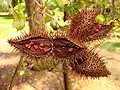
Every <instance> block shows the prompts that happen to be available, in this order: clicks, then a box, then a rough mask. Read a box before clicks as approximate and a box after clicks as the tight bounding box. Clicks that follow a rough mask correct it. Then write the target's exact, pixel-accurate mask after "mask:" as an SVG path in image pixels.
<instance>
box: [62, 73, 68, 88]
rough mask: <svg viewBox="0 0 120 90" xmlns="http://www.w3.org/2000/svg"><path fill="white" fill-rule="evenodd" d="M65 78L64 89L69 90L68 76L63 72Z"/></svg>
mask: <svg viewBox="0 0 120 90" xmlns="http://www.w3.org/2000/svg"><path fill="white" fill-rule="evenodd" d="M63 78H64V88H65V90H68V74H67V73H66V72H63Z"/></svg>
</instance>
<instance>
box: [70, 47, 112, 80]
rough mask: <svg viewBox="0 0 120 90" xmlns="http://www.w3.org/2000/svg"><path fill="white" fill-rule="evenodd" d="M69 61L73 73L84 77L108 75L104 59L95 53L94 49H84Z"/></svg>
mask: <svg viewBox="0 0 120 90" xmlns="http://www.w3.org/2000/svg"><path fill="white" fill-rule="evenodd" d="M69 62H70V66H71V67H72V70H73V71H74V72H75V73H78V74H80V75H84V76H85V77H93V78H94V77H107V76H108V75H110V72H109V71H108V70H107V68H106V66H105V63H104V61H103V60H102V59H101V57H99V55H98V53H95V51H94V49H91V50H89V49H84V50H83V51H82V52H81V53H80V54H78V55H76V56H75V57H74V58H72V59H71V60H70V61H69Z"/></svg>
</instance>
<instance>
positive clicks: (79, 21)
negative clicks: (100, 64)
mask: <svg viewBox="0 0 120 90" xmlns="http://www.w3.org/2000/svg"><path fill="white" fill-rule="evenodd" d="M98 14H100V10H98V9H84V10H81V11H80V12H79V13H77V14H76V15H74V16H73V18H72V22H71V26H70V29H69V30H68V32H67V35H68V38H69V40H71V41H73V42H75V43H76V44H81V43H84V42H90V41H94V40H98V39H103V38H104V37H105V36H107V33H108V32H109V31H110V29H111V26H109V25H104V24H98V23H97V22H96V20H95V18H96V16H97V15H98ZM99 25H101V26H102V27H101V28H98V26H99Z"/></svg>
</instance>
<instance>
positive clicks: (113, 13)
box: [111, 0, 115, 19]
mask: <svg viewBox="0 0 120 90" xmlns="http://www.w3.org/2000/svg"><path fill="white" fill-rule="evenodd" d="M111 4H112V19H114V16H115V0H112V2H111Z"/></svg>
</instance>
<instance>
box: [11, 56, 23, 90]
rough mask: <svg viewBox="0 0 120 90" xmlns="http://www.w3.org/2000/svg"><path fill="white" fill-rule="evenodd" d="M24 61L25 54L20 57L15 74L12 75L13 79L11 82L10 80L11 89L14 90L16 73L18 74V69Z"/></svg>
mask: <svg viewBox="0 0 120 90" xmlns="http://www.w3.org/2000/svg"><path fill="white" fill-rule="evenodd" d="M22 61H23V56H21V57H20V61H19V62H18V65H17V67H16V69H15V72H14V74H13V76H12V80H11V82H10V87H9V90H12V84H13V81H14V79H15V76H16V74H17V71H18V69H19V67H20V65H21V63H22Z"/></svg>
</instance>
